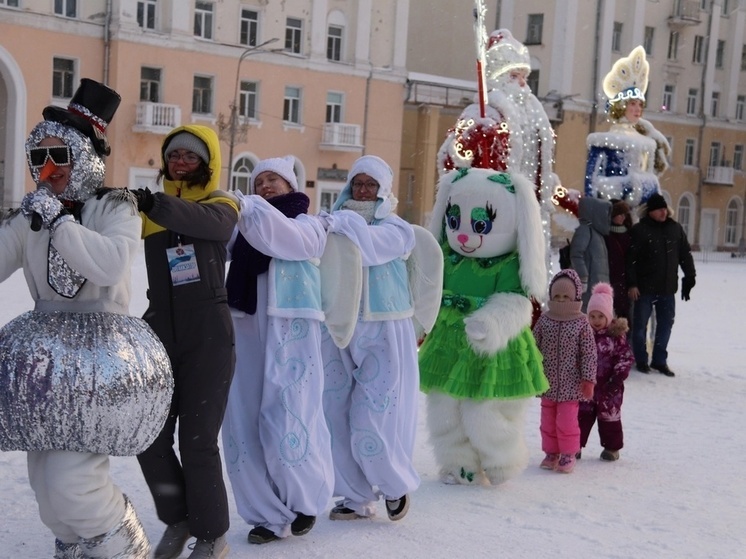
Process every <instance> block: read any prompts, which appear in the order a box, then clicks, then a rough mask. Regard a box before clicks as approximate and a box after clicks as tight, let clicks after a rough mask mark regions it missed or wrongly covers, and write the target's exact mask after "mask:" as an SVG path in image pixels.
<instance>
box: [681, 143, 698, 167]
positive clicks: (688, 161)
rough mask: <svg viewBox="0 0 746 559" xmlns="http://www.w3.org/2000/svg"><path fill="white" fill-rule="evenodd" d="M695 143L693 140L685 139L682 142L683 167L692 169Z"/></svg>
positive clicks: (694, 161)
mask: <svg viewBox="0 0 746 559" xmlns="http://www.w3.org/2000/svg"><path fill="white" fill-rule="evenodd" d="M696 147H697V141H696V140H695V139H694V138H687V139H686V141H685V142H684V165H687V166H689V167H694V166H695V164H696V160H695V154H696V153H697V152H696Z"/></svg>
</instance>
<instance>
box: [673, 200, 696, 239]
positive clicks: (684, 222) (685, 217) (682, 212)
mask: <svg viewBox="0 0 746 559" xmlns="http://www.w3.org/2000/svg"><path fill="white" fill-rule="evenodd" d="M676 214H677V215H678V219H677V221H678V222H679V223H680V224H681V227H682V228H683V229H684V233H686V236H687V237H688V238H689V237H691V232H690V229H691V227H690V224H691V221H692V202H691V200H689V197H688V196H684V197H683V198H682V199H681V200H680V201H679V209H678V211H677V212H676Z"/></svg>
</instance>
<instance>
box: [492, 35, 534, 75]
mask: <svg viewBox="0 0 746 559" xmlns="http://www.w3.org/2000/svg"><path fill="white" fill-rule="evenodd" d="M485 56H486V68H485V70H486V73H487V80H488V81H489V80H495V79H496V78H498V77H499V76H501V75H502V74H504V73H506V72H510V71H511V70H525V71H527V72H531V55H530V54H529V52H528V48H526V46H525V45H524V44H523V43H521V42H519V41H517V40H516V39H515V38H514V37H513V34H512V33H511V32H510V31H508V30H507V29H498V30H497V31H493V32H492V33H490V38H489V41H488V42H487V52H486V53H485Z"/></svg>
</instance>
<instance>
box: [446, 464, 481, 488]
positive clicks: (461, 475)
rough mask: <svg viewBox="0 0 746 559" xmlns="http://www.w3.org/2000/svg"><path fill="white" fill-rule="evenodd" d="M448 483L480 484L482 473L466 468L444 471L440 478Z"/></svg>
mask: <svg viewBox="0 0 746 559" xmlns="http://www.w3.org/2000/svg"><path fill="white" fill-rule="evenodd" d="M440 479H441V480H442V481H443V483H445V484H447V485H476V484H479V480H480V474H478V473H476V472H471V471H469V470H466V469H465V468H460V469H459V470H456V471H452V472H444V473H443V474H442V475H441V478H440Z"/></svg>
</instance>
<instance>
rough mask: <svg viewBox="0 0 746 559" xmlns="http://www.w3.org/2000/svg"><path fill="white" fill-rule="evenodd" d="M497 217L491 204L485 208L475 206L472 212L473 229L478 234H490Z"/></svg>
mask: <svg viewBox="0 0 746 559" xmlns="http://www.w3.org/2000/svg"><path fill="white" fill-rule="evenodd" d="M495 217H496V215H495V211H494V210H493V209H492V206H490V205H489V204H487V205H486V206H485V207H484V208H474V209H473V210H472V212H471V230H472V231H474V232H475V233H477V234H478V235H488V234H489V232H490V231H492V223H493V222H494V221H495Z"/></svg>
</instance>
